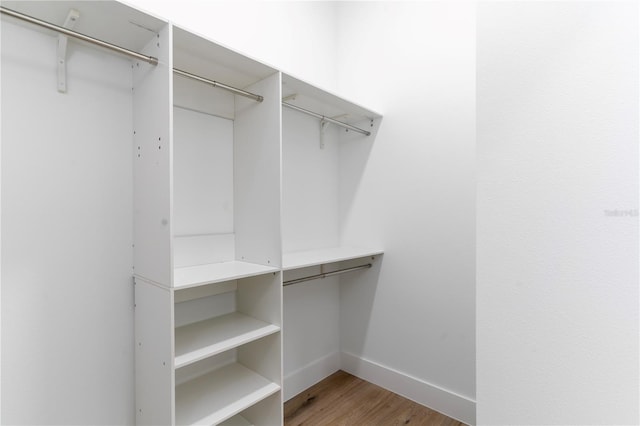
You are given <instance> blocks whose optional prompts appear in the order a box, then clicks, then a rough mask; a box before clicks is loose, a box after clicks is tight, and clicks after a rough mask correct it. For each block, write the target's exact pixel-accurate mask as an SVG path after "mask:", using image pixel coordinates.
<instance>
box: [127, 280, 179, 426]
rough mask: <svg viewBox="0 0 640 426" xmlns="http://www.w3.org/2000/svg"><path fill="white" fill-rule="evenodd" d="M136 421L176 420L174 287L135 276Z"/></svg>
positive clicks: (157, 423)
mask: <svg viewBox="0 0 640 426" xmlns="http://www.w3.org/2000/svg"><path fill="white" fill-rule="evenodd" d="M135 299H136V309H135V328H136V330H135V333H136V339H135V345H136V362H135V377H136V424H137V425H170V424H175V396H174V394H175V390H174V389H175V386H174V373H173V364H174V362H173V349H172V348H173V290H171V289H168V288H164V287H160V286H158V285H155V284H151V283H149V282H147V281H145V280H143V279H136V284H135Z"/></svg>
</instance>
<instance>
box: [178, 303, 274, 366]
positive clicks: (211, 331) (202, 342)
mask: <svg viewBox="0 0 640 426" xmlns="http://www.w3.org/2000/svg"><path fill="white" fill-rule="evenodd" d="M278 331H280V327H278V326H277V325H274V324H269V323H267V322H264V321H260V320H258V319H255V318H252V317H250V316H248V315H244V314H242V313H240V312H233V313H231V314H227V315H221V316H219V317H215V318H211V319H208V320H205V321H200V322H197V323H194V324H189V325H185V326H182V327H178V328H176V334H175V353H176V359H175V368H180V367H184V366H186V365H189V364H192V363H194V362H196V361H199V360H201V359H204V358H207V357H210V356H213V355H216V354H219V353H221V352H224V351H227V350H229V349H233V348H235V347H238V346H240V345H244V344H245V343H249V342H252V341H254V340H257V339H260V338H262V337H265V336H268V335H270V334H273V333H276V332H278Z"/></svg>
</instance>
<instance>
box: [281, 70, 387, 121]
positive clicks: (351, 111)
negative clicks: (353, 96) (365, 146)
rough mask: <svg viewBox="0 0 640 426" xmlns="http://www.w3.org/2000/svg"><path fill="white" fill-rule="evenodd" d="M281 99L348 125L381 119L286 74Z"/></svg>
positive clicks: (366, 110)
mask: <svg viewBox="0 0 640 426" xmlns="http://www.w3.org/2000/svg"><path fill="white" fill-rule="evenodd" d="M282 98H283V100H284V101H285V102H287V103H289V104H292V105H295V106H299V107H301V108H304V109H308V110H311V111H313V112H315V113H318V114H321V115H324V116H325V117H338V119H339V120H340V121H343V122H346V123H349V124H353V123H358V122H362V121H370V120H375V119H377V118H380V117H382V115H381V114H379V113H377V112H375V111H372V110H370V109H368V108H365V107H363V106H360V105H358V104H356V103H353V102H350V101H348V100H345V99H344V98H341V97H340V96H338V95H335V94H333V93H330V92H328V91H326V90H323V89H319V88H318V87H316V86H313V85H311V84H309V83H306V82H304V81H302V80H300V79H298V78H295V77H292V76H290V75H287V74H282Z"/></svg>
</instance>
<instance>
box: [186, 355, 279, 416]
mask: <svg viewBox="0 0 640 426" xmlns="http://www.w3.org/2000/svg"><path fill="white" fill-rule="evenodd" d="M279 390H280V386H278V385H277V384H276V383H273V382H271V381H269V380H267V379H265V378H264V377H262V376H260V375H259V374H257V373H255V372H253V371H251V370H249V369H248V368H246V367H243V366H242V365H240V364H231V365H229V366H226V367H224V368H221V369H219V370H216V371H214V372H212V373H209V374H206V375H204V376H201V377H198V378H197V379H195V380H191V381H189V382H187V383H184V384H182V385H180V386H178V387H177V388H176V424H177V425H193V424H209V425H212V424H218V423H220V422H222V421H224V420H227V419H230V418H232V417H233V416H235V415H236V414H238V413H240V412H241V411H242V410H244V409H246V408H248V407H250V406H252V405H253V404H255V403H257V402H259V401H261V400H263V399H264V398H266V397H268V396H270V395H273V394H274V393H276V392H278V391H279Z"/></svg>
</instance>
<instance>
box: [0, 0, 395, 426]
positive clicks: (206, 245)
mask: <svg viewBox="0 0 640 426" xmlns="http://www.w3.org/2000/svg"><path fill="white" fill-rule="evenodd" d="M2 7H3V9H2V11H3V25H5V24H8V25H10V26H13V25H17V26H20V27H23V28H24V29H27V30H35V31H38V32H41V33H43V34H44V37H46V38H47V39H48V40H49V43H48V45H47V47H43V48H51V49H54V50H55V49H56V46H58V51H57V52H58V53H57V54H58V62H57V63H53V64H51V66H47V67H46V69H43V70H39V71H41V72H42V73H46V72H54V73H56V74H54V75H51V76H49V77H50V79H51V80H52V81H56V79H57V83H58V86H57V87H54V86H55V85H52V87H51V88H50V90H51V91H52V92H54V93H55V92H56V91H58V92H60V93H64V95H59V94H58V93H56V95H58V96H54V97H52V96H47V97H45V99H46V102H48V103H49V107H50V108H57V109H64V108H65V105H66V104H65V102H61V101H60V98H59V96H65V99H68V98H73V97H74V96H82V95H80V94H78V93H77V92H78V90H81V89H82V87H80V85H79V84H77V83H76V81H75V79H76V78H79V77H78V71H77V70H76V67H82V66H86V65H83V64H82V63H81V62H78V61H77V60H76V58H74V61H73V62H71V61H70V62H69V63H67V61H66V59H67V58H66V57H65V56H64V54H65V52H64V49H63V48H61V47H60V46H59V45H58V43H61V42H60V41H59V40H64V43H63V44H66V43H68V49H70V51H73V52H72V53H74V54H75V55H76V56H78V54H79V52H82V54H85V55H87V56H88V59H87V63H88V64H89V65H90V67H91V68H96V67H98V68H99V67H104V65H101V64H102V63H103V62H109V63H113V64H116V65H117V66H118V67H119V68H120V69H121V71H122V70H124V69H125V68H126V70H127V71H126V74H125V75H127V78H126V79H125V81H123V82H122V84H121V85H122V86H124V87H128V88H129V89H130V90H128V91H127V93H126V95H124V96H123V97H122V98H123V99H124V100H123V101H121V102H120V101H118V102H111V101H110V100H109V99H107V100H105V101H104V102H106V103H107V104H108V105H109V106H110V107H111V108H110V109H106V110H105V109H102V110H100V112H99V114H95V115H94V116H93V117H92V118H91V119H92V120H93V121H96V122H99V121H102V122H106V123H109V126H112V127H115V128H116V129H117V132H115V134H114V135H113V136H112V137H111V138H119V140H118V143H124V144H127V146H128V147H129V148H128V149H127V150H126V152H125V153H124V154H122V156H123V158H122V163H123V164H124V165H125V166H126V165H128V166H130V167H131V170H132V172H131V173H130V175H129V180H128V182H129V184H130V188H131V193H132V198H133V204H132V205H130V206H129V207H130V209H131V216H130V217H132V218H133V219H132V222H133V224H132V225H130V226H129V228H128V229H129V230H130V231H132V234H133V249H132V253H131V256H132V258H133V260H132V263H133V276H134V287H135V290H134V291H135V313H134V315H135V355H136V359H135V384H136V420H137V423H139V424H180V425H182V424H226V425H248V424H252V425H274V424H281V423H282V404H283V401H284V400H286V399H288V398H290V397H291V396H293V395H295V394H296V393H298V392H300V391H301V390H303V389H305V388H307V387H309V386H310V385H312V384H313V383H315V382H317V381H318V380H320V379H322V378H324V377H326V376H328V375H329V374H331V373H333V372H334V371H336V370H337V369H339V368H340V350H341V349H340V347H341V345H340V340H341V326H340V321H341V320H342V319H341V314H340V311H341V307H340V304H341V293H342V292H343V291H344V287H347V286H352V285H353V281H354V280H356V281H358V282H371V283H372V285H374V284H375V282H376V280H377V274H378V273H379V269H380V266H381V258H382V254H383V250H382V249H381V248H380V247H367V246H366V245H365V246H364V247H363V244H362V242H361V241H359V240H358V237H357V233H354V232H350V227H351V223H352V221H354V220H355V218H353V217H352V214H351V213H352V212H351V210H350V206H351V202H352V200H353V198H354V197H355V196H356V192H357V189H358V179H359V176H360V175H361V173H363V170H364V169H365V167H366V156H367V154H368V152H369V151H370V149H371V145H372V144H373V143H374V139H375V132H376V130H377V127H378V126H379V124H380V120H381V116H380V114H377V113H375V112H373V111H371V110H369V109H366V108H363V107H361V106H358V105H357V104H354V103H352V102H349V101H346V100H344V99H342V98H340V97H339V96H336V95H334V94H331V93H329V92H326V91H324V90H322V89H319V88H317V87H315V86H313V85H311V84H308V83H306V82H304V81H303V80H300V79H298V78H296V77H293V76H290V75H288V74H285V73H283V72H281V71H279V70H277V69H275V68H272V67H270V66H267V65H265V64H262V63H260V62H258V61H255V60H253V59H251V58H248V57H246V56H244V55H241V54H239V53H237V52H234V51H232V50H231V49H228V48H226V47H224V46H221V45H219V44H217V43H215V42H213V41H210V40H208V39H206V38H204V37H202V36H200V35H197V34H194V33H192V32H190V31H189V30H187V29H184V28H182V27H180V26H177V25H174V24H172V23H170V22H167V21H164V20H162V19H159V18H156V17H151V16H148V15H147V14H145V13H143V12H140V11H138V10H136V9H134V8H131V7H129V6H126V5H124V4H121V3H119V2H115V1H109V2H91V1H87V2H84V1H64V2H62V1H61V2H46V1H45V2H8V1H3V2H2ZM17 14H24V15H26V16H29V17H33V18H34V19H35V21H34V20H32V21H29V20H28V19H27V20H25V19H26V18H24V17H20V16H18V15H17ZM70 17H71V18H70ZM36 21H43V22H48V23H51V24H52V25H53V26H59V27H66V28H68V31H66V32H65V31H62V32H61V31H59V30H58V29H56V28H54V27H51V26H49V27H47V26H43V25H42V24H41V23H38V22H36ZM72 27H73V28H72ZM19 32H20V33H22V32H24V31H23V30H21V31H19ZM74 32H77V33H79V34H81V35H82V34H84V35H85V36H87V37H88V38H90V39H95V40H98V41H103V42H106V44H108V45H107V46H105V45H99V46H97V47H95V46H89V44H99V43H95V40H88V39H87V38H85V39H82V37H81V36H78V35H77V34H74ZM61 34H62V35H61ZM63 37H64V39H63ZM66 37H68V40H67V39H66ZM72 40H73V41H72ZM25 43H26V42H25ZM114 46H115V47H119V48H121V50H118V48H114ZM63 47H65V46H63ZM61 49H62V52H61ZM87 52H88V53H87ZM50 53H51V55H50V56H51V57H52V58H54V59H55V57H56V55H55V53H54V52H53V51H52V52H50ZM67 53H68V52H67ZM4 60H5V58H4V56H3V61H4ZM60 61H62V63H61V62H60ZM35 66H36V67H37V66H40V65H35ZM72 66H73V69H72ZM66 67H68V68H69V69H68V70H67V69H66ZM87 69H88V70H89V68H87ZM3 72H4V69H3ZM67 72H68V75H67ZM88 72H92V71H91V70H89V71H88ZM67 80H68V81H67ZM63 83H64V84H63ZM84 83H86V84H88V85H91V84H94V85H97V86H100V87H101V88H102V89H103V90H106V91H108V90H109V89H108V87H107V88H106V89H105V88H104V87H102V86H104V83H103V82H102V81H91V79H89V80H88V81H87V82H84ZM63 86H64V87H63ZM62 89H64V90H62ZM110 102H111V103H110ZM123 111H130V112H131V114H130V117H129V118H128V119H127V120H124V121H122V122H121V123H118V124H113V119H114V117H120V116H121V115H122V114H123V113H124V112H123ZM69 116H71V114H69ZM34 137H35V136H34ZM55 137H57V138H62V137H63V136H62V135H55ZM99 142H100V143H108V141H102V140H101V141H99ZM60 149H64V148H63V147H61V148H60ZM123 152H124V151H123ZM125 155H126V157H125ZM115 172H116V171H114V173H115ZM371 232H372V233H375V230H372V231H371Z"/></svg>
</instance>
